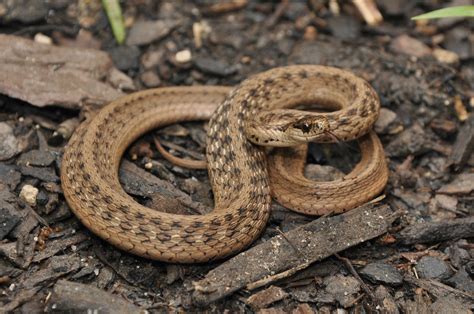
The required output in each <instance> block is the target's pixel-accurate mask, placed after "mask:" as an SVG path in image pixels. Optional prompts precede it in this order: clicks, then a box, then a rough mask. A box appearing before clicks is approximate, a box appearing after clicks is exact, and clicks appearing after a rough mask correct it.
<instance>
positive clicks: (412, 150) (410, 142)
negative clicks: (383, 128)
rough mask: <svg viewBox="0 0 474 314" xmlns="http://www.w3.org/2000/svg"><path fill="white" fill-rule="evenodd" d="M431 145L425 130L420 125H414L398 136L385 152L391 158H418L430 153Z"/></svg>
mask: <svg viewBox="0 0 474 314" xmlns="http://www.w3.org/2000/svg"><path fill="white" fill-rule="evenodd" d="M429 144H430V142H429V139H428V138H427V136H426V133H425V131H424V130H423V128H422V127H421V126H420V125H418V124H414V125H413V126H412V127H411V128H409V129H406V130H404V131H403V132H401V133H400V134H398V135H397V137H396V138H395V139H393V140H392V141H391V142H390V143H389V144H388V145H387V146H386V147H385V151H386V152H387V155H388V156H389V157H406V156H408V155H415V156H416V155H420V154H422V153H425V152H426V151H428V149H429V146H430V145H429Z"/></svg>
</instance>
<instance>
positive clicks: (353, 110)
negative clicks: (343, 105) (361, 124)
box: [347, 108, 357, 116]
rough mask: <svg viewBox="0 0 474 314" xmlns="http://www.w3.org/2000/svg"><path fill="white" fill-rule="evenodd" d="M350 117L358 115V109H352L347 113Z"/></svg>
mask: <svg viewBox="0 0 474 314" xmlns="http://www.w3.org/2000/svg"><path fill="white" fill-rule="evenodd" d="M347 114H348V115H351V116H354V115H356V114H357V109H356V108H351V109H349V110H348V111H347Z"/></svg>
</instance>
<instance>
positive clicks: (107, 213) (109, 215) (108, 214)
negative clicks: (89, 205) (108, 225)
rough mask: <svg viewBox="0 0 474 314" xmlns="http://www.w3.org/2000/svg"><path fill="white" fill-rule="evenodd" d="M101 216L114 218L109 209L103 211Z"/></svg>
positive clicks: (108, 218)
mask: <svg viewBox="0 0 474 314" xmlns="http://www.w3.org/2000/svg"><path fill="white" fill-rule="evenodd" d="M101 216H102V218H103V219H104V220H111V219H112V218H113V216H112V215H111V214H110V212H108V211H103V212H102V214H101Z"/></svg>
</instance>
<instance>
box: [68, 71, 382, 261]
mask: <svg viewBox="0 0 474 314" xmlns="http://www.w3.org/2000/svg"><path fill="white" fill-rule="evenodd" d="M216 103H222V104H221V105H220V106H219V107H218V108H217V110H215V112H214V113H213V115H212V118H211V120H210V122H209V129H208V142H207V149H206V158H207V162H208V172H209V177H210V181H211V185H212V188H213V192H214V198H215V209H214V210H213V211H212V212H211V213H209V214H206V215H199V216H194V215H174V214H169V213H163V212H159V211H155V210H152V209H150V208H147V207H144V206H142V205H140V204H139V203H137V202H136V201H135V200H133V198H132V197H130V196H129V195H128V194H126V193H125V192H124V190H123V189H122V188H121V186H120V183H119V179H118V167H119V164H120V160H121V157H122V155H123V153H124V151H125V150H126V148H127V147H128V146H129V145H130V144H131V143H132V142H133V141H134V140H136V139H137V138H138V137H139V136H141V135H143V134H144V133H146V132H148V131H150V130H152V129H154V128H157V127H160V126H164V125H169V124H171V123H173V122H176V121H187V120H196V119H205V118H206V117H208V116H209V115H210V114H211V113H212V112H213V111H214V109H215V104H216ZM312 103H317V104H320V105H323V106H324V107H325V108H329V109H337V111H334V112H329V113H310V112H300V111H295V110H291V111H280V109H282V108H294V107H296V106H299V105H305V104H306V105H308V104H312ZM272 110H276V111H272ZM378 112H379V101H378V97H377V95H376V93H375V92H374V91H373V89H372V88H371V87H370V85H369V84H368V83H367V82H365V81H364V80H362V79H360V78H358V77H356V76H355V75H353V74H351V73H349V72H346V71H343V70H339V69H335V68H330V67H323V66H314V65H301V66H289V67H282V68H275V69H273V70H270V71H267V72H263V73H260V74H257V75H255V76H253V77H251V78H249V79H247V80H245V81H244V82H242V83H241V84H240V85H239V86H238V87H237V88H235V89H233V90H232V91H231V92H230V93H229V89H228V88H226V87H204V86H200V87H181V88H179V87H175V88H159V89H153V90H146V91H142V92H138V93H134V94H130V95H128V96H125V97H122V98H120V99H118V100H116V101H113V102H112V103H111V104H109V105H108V106H106V107H104V108H103V109H102V110H101V111H100V112H99V113H98V114H97V115H96V116H95V117H94V118H93V119H91V120H90V121H86V122H85V123H83V124H81V126H80V127H79V128H78V130H77V131H76V132H75V133H74V135H73V137H72V138H71V141H70V143H69V144H68V146H67V148H66V150H65V153H64V157H63V161H62V167H61V181H62V187H63V190H64V195H65V198H66V200H67V201H68V203H69V205H70V206H71V208H72V210H73V212H74V213H75V214H76V216H78V217H79V219H80V220H81V221H82V222H83V223H84V224H85V225H86V227H87V228H89V229H90V230H91V231H92V232H94V233H95V234H97V235H98V236H100V237H101V238H103V239H105V240H106V241H108V242H110V243H111V244H113V245H115V246H117V247H119V248H121V249H123V250H125V251H128V252H131V253H134V254H137V255H140V256H143V257H147V258H152V259H156V260H161V261H168V262H178V263H190V262H204V261H209V260H213V259H217V258H223V257H225V256H228V255H231V254H235V253H237V252H239V251H240V250H242V249H244V248H245V247H246V246H248V245H249V244H250V243H252V242H253V241H254V240H255V239H256V238H257V237H258V236H259V234H260V233H261V232H262V230H263V229H264V227H265V225H266V222H267V219H268V217H269V211H270V202H271V198H270V186H269V175H268V172H267V162H266V155H265V151H264V150H263V149H262V147H260V146H257V145H254V144H252V143H251V142H250V141H248V140H247V137H248V138H250V139H251V140H252V141H253V142H257V143H258V144H264V145H271V146H288V145H295V144H297V143H303V142H305V141H312V140H316V141H322V142H330V141H333V139H334V137H336V138H338V139H341V140H349V139H353V138H359V137H361V136H362V135H364V134H366V133H367V132H369V130H370V129H371V127H372V124H373V123H374V121H375V119H376V118H377V115H378ZM295 119H296V120H295ZM262 122H263V123H264V124H266V128H265V127H262V126H261V123H262ZM282 135H283V136H287V135H291V136H292V138H293V140H294V141H296V142H293V143H290V144H288V143H287V144H285V143H283V142H285V141H287V139H283V140H282V143H276V142H279V141H280V140H279V138H276V136H282ZM359 143H360V146H361V152H362V158H361V162H360V163H359V164H358V165H357V166H356V167H355V169H354V170H353V171H352V172H351V173H350V174H349V175H347V176H346V178H345V179H344V180H338V181H333V182H327V183H324V184H326V186H324V184H323V183H318V185H317V186H316V187H317V188H318V189H319V188H320V187H321V185H320V184H323V188H321V189H320V190H317V191H314V190H313V191H310V189H311V188H314V184H315V183H314V182H312V181H309V180H307V179H304V178H303V177H302V175H301V174H300V175H298V176H296V179H295V178H293V175H294V174H292V173H291V170H290V171H287V172H283V173H281V174H280V177H281V178H280V179H279V180H281V181H280V182H286V183H282V184H280V185H281V186H274V185H273V186H272V189H273V190H274V193H275V190H280V191H281V190H282V191H283V194H282V195H283V196H281V199H278V196H277V199H278V200H279V201H281V202H282V203H283V204H284V205H285V204H289V205H292V204H293V205H295V206H293V207H296V208H298V206H299V205H298V204H300V205H301V203H310V204H311V206H313V207H314V209H315V210H316V212H315V213H316V214H322V213H327V212H328V211H333V212H340V211H344V210H348V209H350V208H351V207H354V206H357V205H360V204H361V203H363V202H366V201H368V200H370V198H371V197H373V196H375V195H376V194H377V193H380V191H381V190H382V189H383V188H384V186H385V184H386V181H387V176H388V170H387V167H386V163H385V159H384V156H383V150H382V148H381V144H380V142H379V140H378V138H377V137H376V135H375V134H374V133H373V132H371V133H370V134H369V135H367V136H365V137H363V138H362V139H361V140H360V141H359ZM297 152H298V153H299V154H300V157H299V159H300V160H303V161H297V162H295V164H294V165H290V168H287V169H297V171H298V172H300V173H301V172H302V168H303V166H304V156H302V155H301V154H304V150H301V149H299V150H298V149H297ZM275 159H276V160H275V162H276V163H278V162H280V163H288V162H289V160H291V158H288V157H285V155H281V156H278V155H277V156H276V157H275ZM286 166H287V165H283V167H286ZM291 167H294V168H291ZM295 171H296V170H295ZM272 172H273V171H272ZM361 178H362V179H361ZM285 180H286V181H285ZM347 181H349V182H350V183H351V184H347ZM288 185H290V186H288ZM312 185H313V186H312ZM298 186H304V189H302V190H301V191H299V188H298ZM287 188H290V189H291V190H296V192H298V195H299V196H297V197H294V196H291V195H292V194H291V193H292V191H290V193H288V192H285V190H286V189H287ZM338 191H340V192H338ZM293 192H294V191H293ZM367 195H369V197H368V198H367ZM332 198H334V200H333V201H332ZM319 200H323V202H329V203H330V204H329V203H328V204H322V205H321V204H320V205H313V204H316V203H318V202H319ZM332 205H334V206H333V207H331V206H332ZM311 206H310V207H311ZM302 211H305V210H302ZM313 214H314V213H313Z"/></svg>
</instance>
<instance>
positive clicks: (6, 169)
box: [0, 163, 21, 190]
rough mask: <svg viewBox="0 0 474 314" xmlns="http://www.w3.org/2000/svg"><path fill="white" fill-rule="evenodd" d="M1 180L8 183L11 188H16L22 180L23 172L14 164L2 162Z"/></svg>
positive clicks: (0, 165) (0, 164)
mask: <svg viewBox="0 0 474 314" xmlns="http://www.w3.org/2000/svg"><path fill="white" fill-rule="evenodd" d="M0 178H1V179H0V182H2V183H4V184H7V185H8V187H9V188H10V190H14V189H15V188H16V187H17V185H18V184H20V181H21V173H20V172H18V171H17V170H16V168H15V167H14V166H12V165H7V164H4V163H0Z"/></svg>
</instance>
